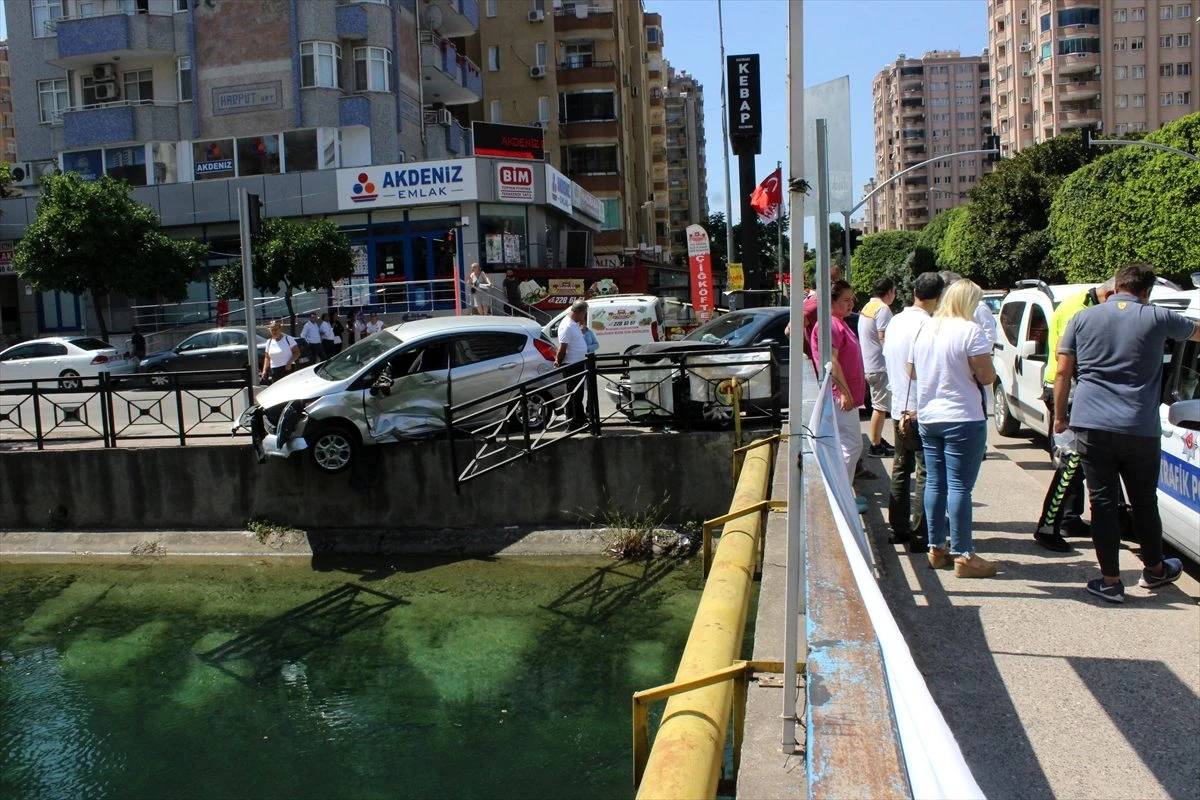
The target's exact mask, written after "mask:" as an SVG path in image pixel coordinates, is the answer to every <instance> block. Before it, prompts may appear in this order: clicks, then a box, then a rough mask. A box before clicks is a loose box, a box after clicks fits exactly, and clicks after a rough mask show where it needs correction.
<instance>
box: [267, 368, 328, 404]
mask: <svg viewBox="0 0 1200 800" xmlns="http://www.w3.org/2000/svg"><path fill="white" fill-rule="evenodd" d="M349 385H350V380H349V379H347V380H341V381H329V380H325V379H324V378H322V377H321V376H319V375H317V374H316V368H315V367H305V368H304V369H302V370H300V371H299V372H294V373H292V374H291V375H288V376H287V377H286V378H283V379H282V380H278V381H276V382H275V383H273V384H271V385H270V386H268V387H267V388H265V389H263V390H262V391H261V392H259V393H258V396H257V397H256V398H255V400H256V402H257V403H258V404H259V405H260V406H262V407H263V408H274V407H275V406H277V405H280V404H282V403H287V402H290V401H292V400H310V399H312V398H314V397H320V396H321V395H325V394H329V393H330V392H336V391H343V390H345V388H346V387H347V386H349Z"/></svg>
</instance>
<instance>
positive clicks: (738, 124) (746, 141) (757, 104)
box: [725, 53, 762, 155]
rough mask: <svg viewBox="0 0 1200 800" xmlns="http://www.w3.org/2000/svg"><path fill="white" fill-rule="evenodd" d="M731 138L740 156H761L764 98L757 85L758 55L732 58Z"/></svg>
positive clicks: (727, 64) (729, 69) (727, 62)
mask: <svg viewBox="0 0 1200 800" xmlns="http://www.w3.org/2000/svg"><path fill="white" fill-rule="evenodd" d="M725 67H726V70H727V72H728V74H729V92H730V94H731V95H732V98H731V100H730V103H729V138H730V139H732V140H733V152H734V153H737V154H738V155H743V154H750V153H754V154H756V155H757V154H758V152H759V151H760V145H761V142H762V96H761V93H760V91H759V85H758V75H759V72H758V54H757V53H755V54H754V55H747V56H729V57H728V58H726V59H725Z"/></svg>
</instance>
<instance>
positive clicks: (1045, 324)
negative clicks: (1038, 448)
mask: <svg viewBox="0 0 1200 800" xmlns="http://www.w3.org/2000/svg"><path fill="white" fill-rule="evenodd" d="M1050 313H1052V312H1051V311H1050V310H1049V309H1047V308H1046V307H1044V306H1043V305H1042V304H1041V303H1038V302H1031V303H1029V304H1028V310H1027V311H1026V314H1025V319H1024V321H1023V323H1022V332H1021V339H1020V340H1019V341H1020V342H1022V344H1021V345H1020V346H1019V347H1018V350H1017V355H1016V358H1015V359H1014V362H1013V386H1012V389H1011V392H1012V399H1013V405H1014V406H1016V408H1017V409H1019V412H1020V415H1021V418H1022V419H1023V420H1024V422H1025V424H1026V425H1028V426H1029V427H1030V428H1033V429H1034V430H1035V431H1037V432H1039V433H1043V434H1044V433H1047V432H1048V431H1047V419H1046V417H1047V409H1046V404H1045V403H1044V402H1042V378H1043V375H1044V374H1045V371H1046V359H1047V358H1049V349H1050V348H1049V337H1050Z"/></svg>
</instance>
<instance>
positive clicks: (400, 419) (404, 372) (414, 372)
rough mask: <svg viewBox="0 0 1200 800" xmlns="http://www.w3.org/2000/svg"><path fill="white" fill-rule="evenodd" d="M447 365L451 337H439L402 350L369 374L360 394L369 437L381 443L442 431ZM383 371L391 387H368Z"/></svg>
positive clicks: (445, 399)
mask: <svg viewBox="0 0 1200 800" xmlns="http://www.w3.org/2000/svg"><path fill="white" fill-rule="evenodd" d="M449 364H450V338H449V337H440V338H437V339H432V340H427V341H424V342H418V343H413V344H411V345H409V346H407V347H404V348H402V349H400V350H399V351H397V352H396V353H394V354H392V355H390V356H387V357H385V358H384V359H381V361H380V362H379V363H378V364H377V365H376V366H375V367H373V368H372V369H371V370H370V371H368V373H367V374H368V375H369V376H370V380H369V381H367V382H365V384H364V385H363V387H362V389H361V391H362V393H363V398H362V402H363V403H364V404H365V407H366V409H367V416H366V423H367V430H368V432H369V434H370V436H371V438H372V439H374V440H375V441H376V442H380V441H389V440H393V439H399V438H405V437H411V436H424V435H428V434H430V433H434V432H437V431H442V430H445V427H446V412H445V406H446V403H447V402H448V400H449V385H448V377H449V372H450V370H449ZM385 368H386V369H387V370H389V371H390V375H391V386H389V387H386V388H376V389H372V388H370V387H371V384H372V383H373V382H374V381H375V380H376V379H377V378H378V377H379V375H380V374H381V373H382V372H384V370H385ZM355 386H356V387H357V386H358V384H355Z"/></svg>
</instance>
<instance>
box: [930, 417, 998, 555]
mask: <svg viewBox="0 0 1200 800" xmlns="http://www.w3.org/2000/svg"><path fill="white" fill-rule="evenodd" d="M920 427H921V442H922V443H923V444H924V447H925V473H926V475H925V524H926V525H927V526H928V527H929V545H930V546H931V547H933V546H937V547H941V546H942V545H944V544H945V542H946V511H947V507H949V511H950V552H952V553H955V554H957V555H970V554H971V553H973V552H975V548H974V547H973V546H972V544H971V490H972V489H974V488H975V479H976V478H978V477H979V467H980V464H981V462H982V461H983V449H984V447H985V446H986V445H987V421H986V420H979V421H977V422H922V423H920Z"/></svg>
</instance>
